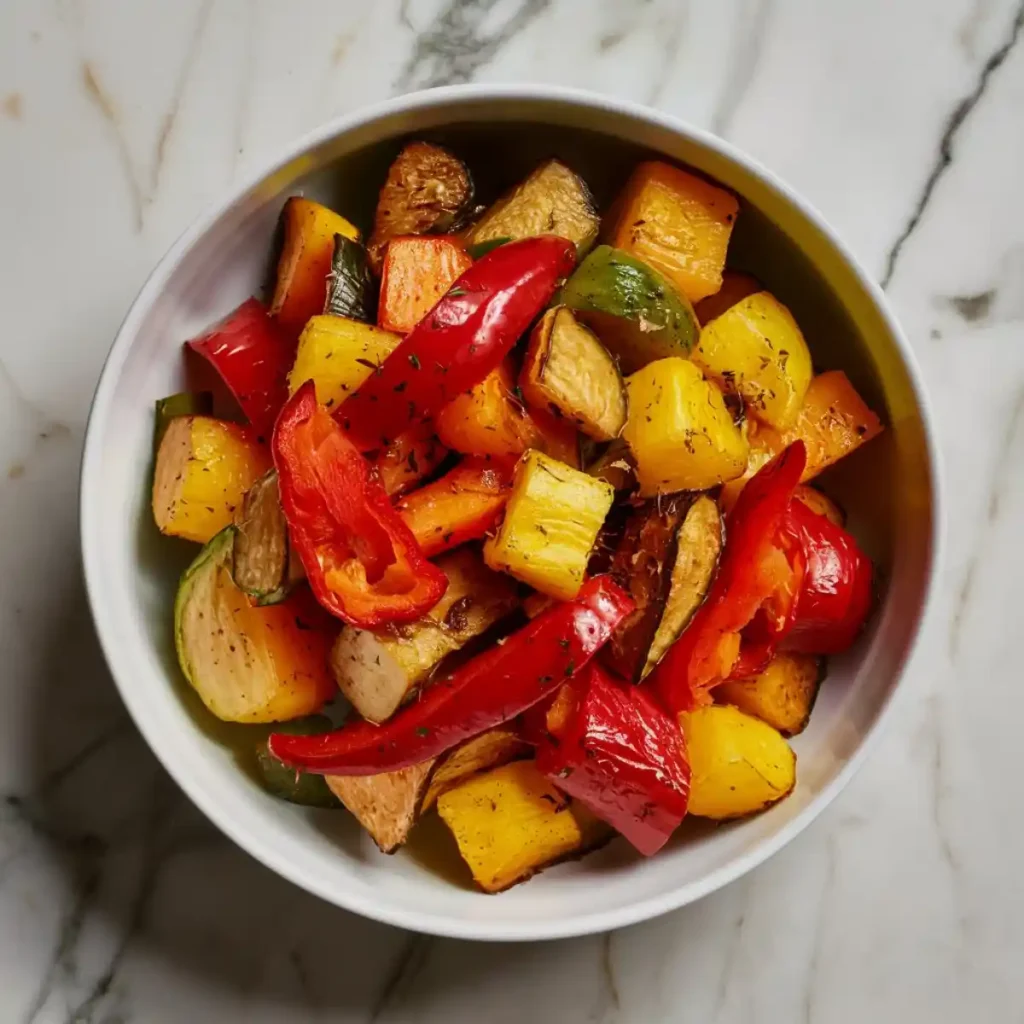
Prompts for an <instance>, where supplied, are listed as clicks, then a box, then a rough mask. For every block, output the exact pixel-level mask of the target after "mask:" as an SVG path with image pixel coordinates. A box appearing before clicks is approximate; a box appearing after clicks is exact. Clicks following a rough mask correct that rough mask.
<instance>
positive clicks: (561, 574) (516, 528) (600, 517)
mask: <svg viewBox="0 0 1024 1024" xmlns="http://www.w3.org/2000/svg"><path fill="white" fill-rule="evenodd" d="M614 500H615V491H614V490H613V489H612V487H611V485H610V484H606V483H605V482H604V481H603V480H598V479H597V478H596V477H592V476H588V475H587V474H586V473H583V472H580V471H579V470H577V469H573V468H572V467H571V466H567V465H565V464H564V463H562V462H556V461H555V460H554V459H552V458H549V457H548V456H547V455H545V454H543V453H542V452H538V451H536V450H534V449H531V450H530V451H528V452H527V453H526V454H525V455H524V456H523V457H522V459H520V461H519V464H518V465H517V466H516V472H515V479H514V480H513V482H512V493H511V495H510V496H509V499H508V504H507V505H506V507H505V518H504V519H503V520H502V523H501V526H500V527H499V528H498V532H497V534H496V535H495V536H494V537H491V538H490V539H489V540H488V541H487V542H486V544H485V545H484V560H485V561H486V562H487V564H488V565H489V566H490V567H491V568H492V569H498V570H503V571H504V572H508V573H511V575H513V576H515V577H516V579H519V580H522V581H523V582H524V583H528V584H529V585H530V586H531V587H533V588H534V589H536V590H540V591H541V592H542V593H545V594H548V595H550V596H551V597H556V598H559V599H560V600H562V601H568V600H571V599H572V598H574V597H575V596H576V593H577V591H578V590H579V589H580V587H581V586H582V585H583V577H584V575H585V573H586V569H587V561H588V559H589V558H590V551H591V549H592V548H593V546H594V541H595V540H597V534H598V531H599V530H600V529H601V524H602V523H603V522H604V518H605V516H606V515H607V514H608V510H609V509H610V508H611V507H612V502H613V501H614Z"/></svg>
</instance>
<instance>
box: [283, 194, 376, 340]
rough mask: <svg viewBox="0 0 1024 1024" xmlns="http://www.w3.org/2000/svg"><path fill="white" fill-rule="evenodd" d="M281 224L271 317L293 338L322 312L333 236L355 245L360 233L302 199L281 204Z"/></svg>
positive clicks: (317, 206) (296, 197)
mask: <svg viewBox="0 0 1024 1024" xmlns="http://www.w3.org/2000/svg"><path fill="white" fill-rule="evenodd" d="M281 220H282V221H283V223H284V246H283V248H282V249H281V258H280V260H279V261H278V264H277V284H276V286H275V288H274V299H273V301H272V302H271V304H270V314H271V316H273V317H276V318H277V322H278V323H279V324H280V325H281V327H282V329H283V330H284V331H285V333H286V334H288V335H290V336H291V337H292V338H296V337H298V334H299V331H301V330H302V328H303V327H304V326H305V324H306V321H307V320H308V319H309V318H310V317H311V316H316V315H317V314H319V313H322V312H323V310H324V296H325V294H326V290H327V278H328V276H329V275H330V273H331V261H332V257H333V256H334V236H335V235H344V236H345V237H346V238H351V239H352V240H353V241H358V240H359V229H358V228H356V227H355V225H353V224H350V223H349V222H348V221H347V220H345V218H344V217H342V216H341V215H340V214H338V213H335V212H334V211H333V210H329V209H327V207H326V206H321V205H320V204H319V203H314V202H313V200H311V199H303V198H302V197H301V196H292V197H291V199H289V200H288V201H287V202H286V203H285V204H284V211H283V212H282V214H281Z"/></svg>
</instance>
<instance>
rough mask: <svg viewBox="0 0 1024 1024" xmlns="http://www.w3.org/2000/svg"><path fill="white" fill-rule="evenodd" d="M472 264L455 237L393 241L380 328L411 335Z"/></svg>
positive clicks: (382, 288)
mask: <svg viewBox="0 0 1024 1024" xmlns="http://www.w3.org/2000/svg"><path fill="white" fill-rule="evenodd" d="M472 262H473V261H472V260H471V259H470V258H469V256H468V255H467V254H466V250H465V249H464V248H463V247H462V246H461V245H460V244H459V243H458V242H457V241H456V240H455V239H454V238H449V237H447V236H439V237H434V238H420V237H416V236H412V237H406V238H393V239H392V240H391V242H390V243H389V245H388V247H387V251H386V252H385V254H384V269H383V271H382V273H381V281H380V317H379V321H380V326H381V327H383V328H384V330H386V331H395V332H396V333H397V334H408V333H409V331H411V330H412V329H413V328H414V327H415V326H416V325H417V324H418V323H419V322H420V321H421V320H422V319H423V318H424V317H425V316H426V315H427V313H429V312H430V311H431V310H432V309H433V308H434V306H435V305H436V304H437V300H438V299H440V298H441V296H442V295H444V293H445V292H446V291H448V289H449V288H451V286H452V285H453V284H454V283H455V281H456V280H457V279H458V278H459V277H461V276H462V273H463V271H465V270H466V269H468V267H469V266H470V264H471V263H472Z"/></svg>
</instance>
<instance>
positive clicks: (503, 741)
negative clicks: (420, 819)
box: [420, 725, 531, 814]
mask: <svg viewBox="0 0 1024 1024" xmlns="http://www.w3.org/2000/svg"><path fill="white" fill-rule="evenodd" d="M530 749H531V748H530V746H529V744H527V743H524V742H523V740H521V739H520V738H519V734H518V733H517V732H516V730H515V729H512V728H510V727H508V726H503V725H500V726H498V727H497V728H496V729H488V730H487V732H485V733H481V734H480V735H479V736H474V737H473V738H472V739H471V740H466V742H465V743H463V744H461V745H459V746H457V747H456V748H455V749H454V750H452V751H449V753H447V754H445V755H444V756H443V757H441V758H439V759H438V762H437V765H436V766H435V768H434V771H433V773H432V774H431V776H430V784H429V785H428V786H427V792H426V794H425V795H424V797H423V806H422V807H421V808H420V813H421V814H425V813H426V812H427V811H429V810H430V808H431V807H433V806H434V804H435V803H436V802H437V798H438V797H439V796H440V795H441V794H442V793H444V792H445V791H446V790H449V789H451V788H452V787H453V786H456V785H458V784H459V783H460V782H461V781H462V780H463V779H467V778H469V776H470V775H476V774H477V773H478V772H483V771H486V770H487V769H488V768H497V767H498V766H499V765H503V764H507V763H508V762H509V761H515V760H517V759H518V758H521V757H525V756H526V755H527V754H528V753H529V752H530Z"/></svg>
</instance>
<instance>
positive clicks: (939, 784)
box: [928, 694, 960, 873]
mask: <svg viewBox="0 0 1024 1024" xmlns="http://www.w3.org/2000/svg"><path fill="white" fill-rule="evenodd" d="M928 712H929V718H930V725H931V733H932V824H933V825H934V827H935V835H936V836H937V837H938V840H939V852H940V853H941V855H942V859H943V861H945V863H946V866H947V867H948V868H949V870H950V871H952V872H954V873H955V872H957V871H959V870H960V864H959V861H958V860H957V858H956V854H955V853H954V852H953V845H952V843H951V842H950V840H949V834H948V831H947V829H946V825H945V814H944V807H945V801H946V784H945V774H946V772H945V767H944V765H945V760H944V746H943V742H942V705H941V703H940V700H939V695H938V694H933V695H932V696H931V697H930V698H929V708H928Z"/></svg>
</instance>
